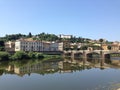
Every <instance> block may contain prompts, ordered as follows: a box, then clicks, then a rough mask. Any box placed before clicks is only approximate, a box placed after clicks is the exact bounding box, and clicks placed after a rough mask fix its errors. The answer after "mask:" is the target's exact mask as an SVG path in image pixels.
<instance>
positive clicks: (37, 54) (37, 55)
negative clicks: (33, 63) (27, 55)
mask: <svg viewBox="0 0 120 90" xmlns="http://www.w3.org/2000/svg"><path fill="white" fill-rule="evenodd" d="M35 57H36V58H37V59H41V58H44V56H43V54H41V53H36V55H35Z"/></svg>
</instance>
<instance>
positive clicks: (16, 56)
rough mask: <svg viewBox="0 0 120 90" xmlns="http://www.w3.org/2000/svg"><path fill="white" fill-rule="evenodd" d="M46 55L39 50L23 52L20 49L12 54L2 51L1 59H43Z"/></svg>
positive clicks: (0, 53)
mask: <svg viewBox="0 0 120 90" xmlns="http://www.w3.org/2000/svg"><path fill="white" fill-rule="evenodd" d="M42 58H44V55H43V54H41V53H37V52H29V53H26V52H23V51H18V52H16V53H14V54H13V55H10V54H9V53H7V52H0V60H23V59H42Z"/></svg>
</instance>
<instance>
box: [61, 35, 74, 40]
mask: <svg viewBox="0 0 120 90" xmlns="http://www.w3.org/2000/svg"><path fill="white" fill-rule="evenodd" d="M71 37H72V35H64V34H60V35H59V38H66V39H70V38H71Z"/></svg>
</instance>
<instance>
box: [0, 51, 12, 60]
mask: <svg viewBox="0 0 120 90" xmlns="http://www.w3.org/2000/svg"><path fill="white" fill-rule="evenodd" d="M9 56H10V55H9V53H7V52H0V60H9Z"/></svg>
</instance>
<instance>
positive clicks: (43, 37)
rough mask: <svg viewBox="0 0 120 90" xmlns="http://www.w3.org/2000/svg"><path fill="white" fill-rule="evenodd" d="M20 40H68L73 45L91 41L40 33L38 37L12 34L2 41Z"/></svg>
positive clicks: (2, 38) (30, 34) (29, 34)
mask: <svg viewBox="0 0 120 90" xmlns="http://www.w3.org/2000/svg"><path fill="white" fill-rule="evenodd" d="M20 38H33V39H34V40H44V41H65V40H68V41H70V42H71V43H75V42H79V43H88V42H89V40H91V39H88V38H82V37H75V36H72V37H71V39H64V38H59V37H58V36H57V35H55V34H48V33H44V32H43V33H40V34H37V35H32V33H31V32H29V33H28V35H24V34H20V33H19V34H11V35H6V36H5V37H1V38H0V40H2V41H15V40H17V39H20Z"/></svg>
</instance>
